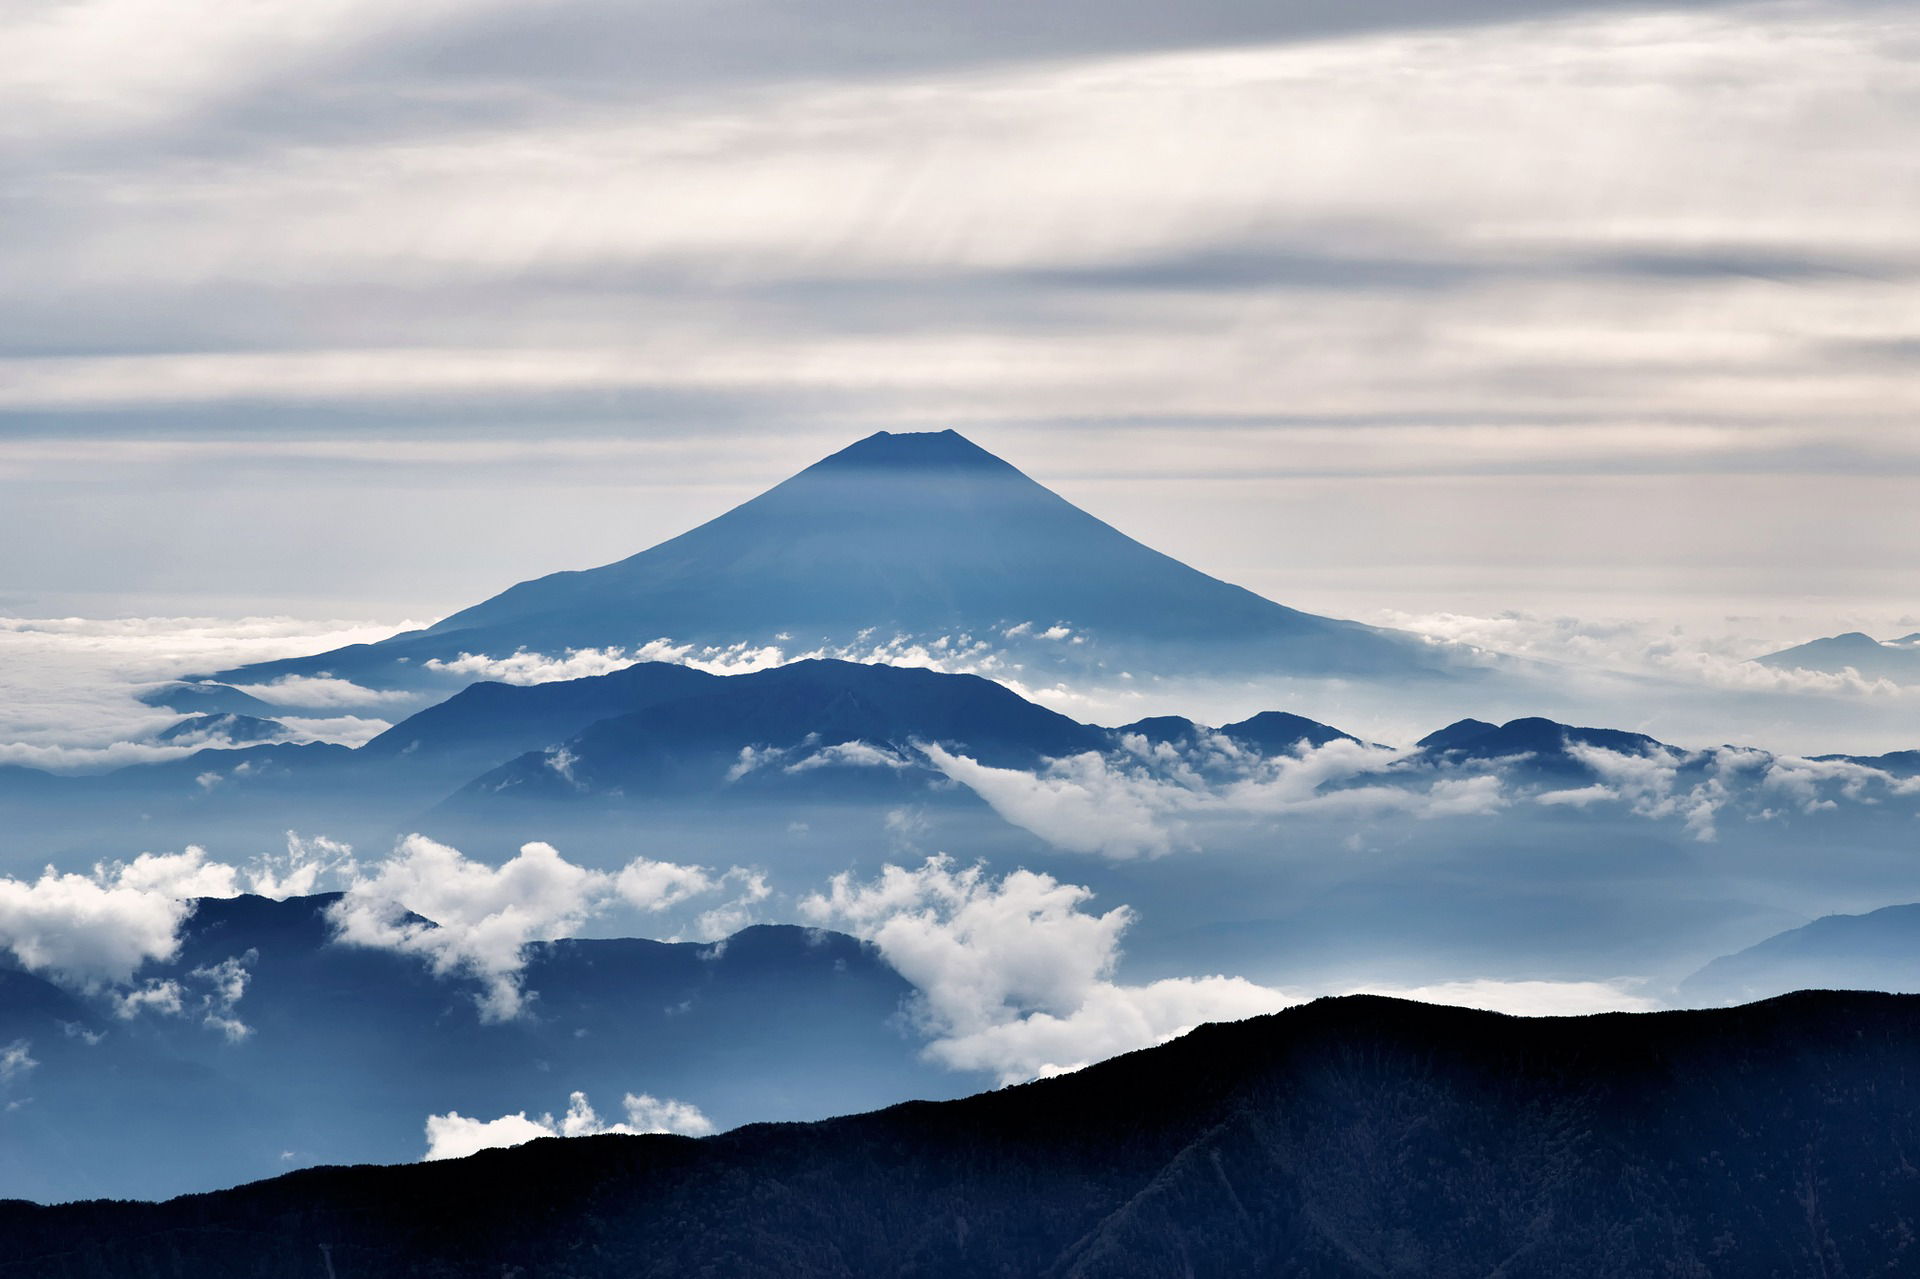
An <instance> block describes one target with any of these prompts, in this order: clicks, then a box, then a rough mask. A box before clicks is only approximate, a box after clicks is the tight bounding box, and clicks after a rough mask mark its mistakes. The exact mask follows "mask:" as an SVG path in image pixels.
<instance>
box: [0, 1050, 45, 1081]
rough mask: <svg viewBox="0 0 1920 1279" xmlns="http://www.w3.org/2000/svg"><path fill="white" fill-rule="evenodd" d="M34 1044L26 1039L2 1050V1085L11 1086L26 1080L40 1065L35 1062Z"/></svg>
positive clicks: (0, 1058) (0, 1074) (0, 1059)
mask: <svg viewBox="0 0 1920 1279" xmlns="http://www.w3.org/2000/svg"><path fill="white" fill-rule="evenodd" d="M32 1049H33V1044H32V1043H31V1042H30V1041H28V1040H25V1039H16V1040H14V1041H13V1042H12V1043H10V1044H8V1045H6V1046H5V1047H4V1048H0V1085H4V1084H10V1083H12V1082H13V1081H14V1080H16V1079H21V1078H24V1077H25V1076H26V1074H27V1072H29V1071H31V1070H32V1069H33V1068H34V1067H35V1066H38V1065H39V1064H40V1063H39V1062H38V1061H36V1060H34V1057H33V1052H32Z"/></svg>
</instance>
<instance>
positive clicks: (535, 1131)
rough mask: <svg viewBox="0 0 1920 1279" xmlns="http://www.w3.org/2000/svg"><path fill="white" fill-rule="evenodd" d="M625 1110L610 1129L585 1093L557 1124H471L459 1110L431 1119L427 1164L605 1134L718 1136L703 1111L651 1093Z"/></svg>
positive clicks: (518, 1116) (520, 1120) (631, 1099)
mask: <svg viewBox="0 0 1920 1279" xmlns="http://www.w3.org/2000/svg"><path fill="white" fill-rule="evenodd" d="M624 1106H625V1110H626V1115H627V1117H626V1119H625V1120H624V1121H623V1122H620V1123H612V1124H609V1123H605V1122H603V1121H602V1120H601V1118H600V1116H599V1114H598V1113H597V1112H596V1111H595V1110H594V1109H593V1107H592V1105H591V1104H589V1103H588V1101H587V1095H586V1094H585V1093H582V1092H576V1093H573V1094H571V1095H570V1096H569V1097H568V1099H567V1110H566V1113H565V1114H564V1115H562V1116H560V1118H559V1119H558V1120H556V1119H555V1118H554V1117H553V1116H552V1115H550V1114H547V1115H541V1116H540V1117H539V1118H537V1119H529V1118H527V1114H526V1112H525V1111H519V1112H516V1113H514V1114H511V1115H502V1116H500V1117H499V1118H498V1119H486V1120H481V1119H469V1118H467V1117H466V1116H465V1115H462V1114H461V1113H460V1112H459V1111H457V1110H451V1111H448V1112H447V1113H446V1114H444V1115H429V1116H427V1153H426V1154H425V1155H424V1156H422V1158H423V1159H429V1160H431V1159H461V1158H464V1157H466V1156H467V1155H471V1154H474V1153H476V1152H478V1151H482V1150H488V1149H492V1148H495V1147H500V1146H518V1145H521V1144H523V1143H525V1142H529V1141H532V1140H534V1139H535V1138H538V1137H595V1136H599V1135H601V1134H604V1133H625V1134H627V1135H630V1136H638V1135H644V1134H652V1133H677V1134H679V1135H681V1136H684V1137H705V1136H707V1135H708V1134H710V1133H712V1132H713V1123H712V1121H710V1120H709V1119H708V1118H707V1117H706V1116H705V1115H704V1114H702V1113H701V1112H700V1108H699V1107H698V1106H695V1105H692V1104H691V1103H689V1102H684V1101H675V1100H673V1099H672V1098H665V1097H655V1096H653V1095H651V1094H649V1093H628V1094H627V1095H626V1098H625V1101H624Z"/></svg>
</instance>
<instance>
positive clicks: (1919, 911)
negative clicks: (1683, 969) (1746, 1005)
mask: <svg viewBox="0 0 1920 1279" xmlns="http://www.w3.org/2000/svg"><path fill="white" fill-rule="evenodd" d="M1809 986H1826V987H1833V988H1836V989H1846V990H1888V991H1904V992H1914V991H1920V904H1916V905H1905V906H1887V907H1883V908H1882V909H1880V910H1876V911H1870V912H1868V913H1867V914H1864V915H1824V916H1822V917H1821V918H1819V919H1816V920H1814V921H1813V922H1812V923H1810V924H1807V925H1805V926H1803V927H1800V928H1794V929H1790V930H1788V931H1787V932H1784V933H1778V934H1776V935H1774V936H1772V937H1769V938H1767V939H1766V940H1765V941H1763V942H1760V943H1758V944H1757V945H1753V946H1749V947H1748V948H1747V949H1745V950H1743V951H1739V952H1737V953H1735V954H1732V955H1723V956H1721V957H1720V958H1719V959H1716V960H1714V961H1713V962H1712V963H1710V964H1708V965H1707V966H1706V967H1704V968H1702V969H1701V970H1700V971H1699V972H1697V973H1695V974H1693V975H1692V976H1691V977H1688V978H1687V979H1686V980H1685V981H1683V982H1681V983H1680V988H1679V994H1680V997H1681V998H1682V999H1683V1000H1685V1001H1686V1002H1687V1003H1690V1004H1700V1005H1712V1004H1731V1003H1739V1002H1741V1001H1744V1000H1749V999H1760V998H1765V997H1766V996H1769V995H1777V994H1779V993H1780V992H1781V991H1785V990H1799V989H1804V988H1806V987H1809Z"/></svg>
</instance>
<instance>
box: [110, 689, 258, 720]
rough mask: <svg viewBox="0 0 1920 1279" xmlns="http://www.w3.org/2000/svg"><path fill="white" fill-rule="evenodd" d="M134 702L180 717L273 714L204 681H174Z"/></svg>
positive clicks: (252, 698)
mask: <svg viewBox="0 0 1920 1279" xmlns="http://www.w3.org/2000/svg"><path fill="white" fill-rule="evenodd" d="M138 700H139V701H141V702H143V703H145V704H146V705H148V706H158V707H162V708H164V709H166V710H170V711H179V712H180V713H181V714H182V715H259V716H267V715H271V714H273V710H274V708H273V707H271V706H269V705H268V704H267V703H266V702H263V701H261V700H260V699H259V698H257V697H255V696H253V694H251V693H243V692H241V691H240V690H239V689H237V688H229V687H228V686H227V685H225V684H214V683H209V682H205V681H186V680H182V681H177V682H175V683H170V684H160V685H156V686H155V687H153V688H150V689H147V690H146V691H145V692H142V693H141V694H139V697H138Z"/></svg>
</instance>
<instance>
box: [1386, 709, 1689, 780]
mask: <svg viewBox="0 0 1920 1279" xmlns="http://www.w3.org/2000/svg"><path fill="white" fill-rule="evenodd" d="M1418 745H1419V747H1420V748H1421V751H1422V754H1423V755H1424V756H1425V757H1426V758H1427V759H1429V760H1433V761H1436V762H1444V763H1452V764H1458V763H1462V762H1466V761H1486V760H1496V759H1511V758H1517V757H1522V756H1524V757H1526V758H1525V767H1526V768H1527V770H1528V771H1531V772H1535V773H1542V774H1581V775H1584V774H1587V773H1589V772H1590V771H1591V770H1589V769H1588V768H1587V766H1586V765H1585V764H1583V763H1581V762H1580V760H1579V759H1578V758H1577V757H1576V756H1575V755H1573V754H1572V753H1571V752H1570V751H1569V750H1568V747H1569V746H1595V747H1599V748H1600V749H1602V750H1609V751H1612V752H1614V753H1615V754H1620V755H1647V754H1651V753H1654V752H1656V751H1665V750H1672V749H1674V748H1672V747H1669V746H1667V745H1666V744H1665V743H1663V742H1660V741H1657V740H1655V739H1654V738H1651V737H1648V736H1647V735H1646V734H1645V733H1630V732H1626V731H1624V730H1622V729H1617V728H1578V727H1575V726H1574V725H1572V724H1559V723H1555V722H1554V721H1553V720H1550V719H1542V718H1540V717H1538V716H1531V717H1528V718H1526V719H1515V720H1508V721H1507V722H1506V723H1505V724H1501V725H1499V726H1498V727H1496V726H1494V725H1492V724H1488V723H1486V722H1485V721H1483V720H1477V719H1463V720H1460V721H1459V722H1458V723H1454V724H1449V725H1447V726H1446V727H1445V728H1443V729H1440V730H1439V731H1437V732H1433V733H1429V734H1428V735H1427V736H1425V737H1423V738H1421V739H1420V741H1419V743H1418Z"/></svg>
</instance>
